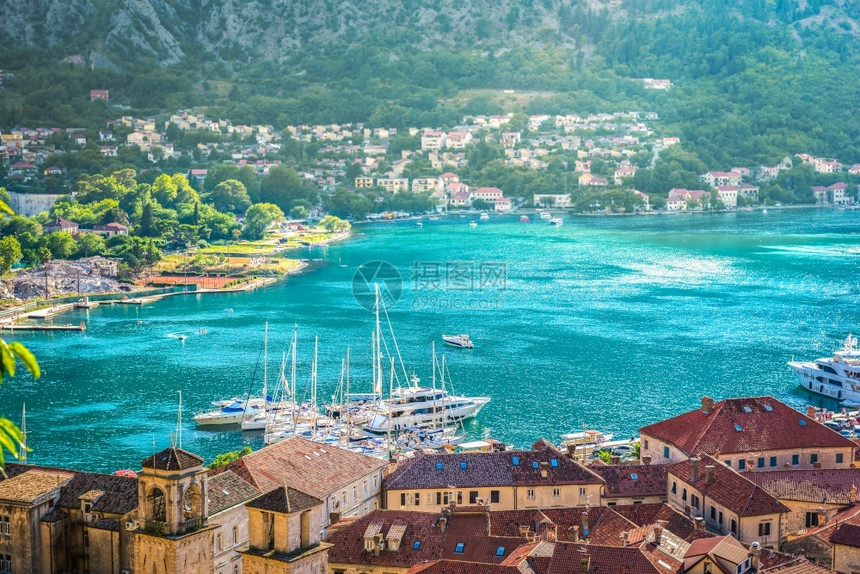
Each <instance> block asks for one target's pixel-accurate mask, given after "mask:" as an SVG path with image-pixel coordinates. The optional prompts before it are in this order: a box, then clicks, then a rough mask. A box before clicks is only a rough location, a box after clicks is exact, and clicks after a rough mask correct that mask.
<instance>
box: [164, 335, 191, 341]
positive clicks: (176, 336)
mask: <svg viewBox="0 0 860 574" xmlns="http://www.w3.org/2000/svg"><path fill="white" fill-rule="evenodd" d="M167 336H168V337H170V338H171V339H179V340H180V341H184V340H185V339H186V338H187V337H188V335H186V334H185V333H168V335H167Z"/></svg>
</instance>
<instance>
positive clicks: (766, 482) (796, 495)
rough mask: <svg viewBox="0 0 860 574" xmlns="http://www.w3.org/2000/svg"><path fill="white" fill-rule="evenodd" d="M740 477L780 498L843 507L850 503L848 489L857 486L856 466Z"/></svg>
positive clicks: (859, 478) (858, 473)
mask: <svg viewBox="0 0 860 574" xmlns="http://www.w3.org/2000/svg"><path fill="white" fill-rule="evenodd" d="M744 476H746V477H747V478H748V479H749V480H751V481H753V482H754V483H756V484H757V485H759V486H761V487H762V488H764V489H765V490H767V491H768V492H770V493H771V494H773V495H774V496H776V497H777V498H780V499H788V500H799V501H804V502H818V503H821V502H826V503H827V504H840V505H843V506H847V505H848V504H850V503H851V488H852V487H854V488H855V494H856V487H857V486H858V485H860V468H834V469H829V470H821V469H811V470H774V471H767V472H750V473H747V474H745V475H744ZM855 500H856V498H855Z"/></svg>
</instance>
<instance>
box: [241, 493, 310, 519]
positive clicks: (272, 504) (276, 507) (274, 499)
mask: <svg viewBox="0 0 860 574" xmlns="http://www.w3.org/2000/svg"><path fill="white" fill-rule="evenodd" d="M322 504H323V501H322V500H320V499H319V498H317V497H315V496H311V495H310V494H307V493H304V492H302V491H300V490H296V489H295V488H291V487H289V486H279V487H278V488H276V489H274V490H270V491H269V492H267V493H266V494H264V495H262V496H260V497H258V498H256V499H254V500H252V501H251V502H249V503H248V504H246V506H247V507H248V508H260V509H262V510H269V511H271V512H280V513H283V514H292V513H294V512H301V511H302V510H308V509H310V508H314V507H315V506H322Z"/></svg>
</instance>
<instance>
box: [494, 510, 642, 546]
mask: <svg viewBox="0 0 860 574" xmlns="http://www.w3.org/2000/svg"><path fill="white" fill-rule="evenodd" d="M583 513H585V514H586V515H587V517H588V519H587V523H588V529H587V532H586V529H585V527H584V522H583ZM553 526H554V527H555V531H556V536H557V538H558V540H560V541H569V542H573V541H575V537H576V536H578V537H579V539H580V540H588V542H590V543H592V544H605V545H607V546H621V545H622V544H623V541H622V538H621V533H622V532H626V531H629V530H632V529H634V528H635V527H636V525H635V524H634V523H632V522H631V521H630V520H628V519H626V518H624V517H623V516H621V515H620V514H618V513H617V512H615V511H614V509H613V508H611V507H608V506H592V507H584V506H580V507H577V508H545V509H541V510H539V509H528V510H499V511H495V512H490V530H491V532H492V533H493V534H494V535H496V536H522V534H521V532H522V531H524V530H525V529H528V531H529V532H530V533H531V534H532V535H535V536H538V537H545V536H546V533H547V532H548V531H550V530H551V529H552V527H553ZM574 527H576V532H575V533H574Z"/></svg>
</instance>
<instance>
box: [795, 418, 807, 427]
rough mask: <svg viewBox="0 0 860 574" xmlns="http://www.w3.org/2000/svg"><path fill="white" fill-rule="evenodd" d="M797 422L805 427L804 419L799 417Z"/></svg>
mask: <svg viewBox="0 0 860 574" xmlns="http://www.w3.org/2000/svg"><path fill="white" fill-rule="evenodd" d="M797 422H799V423H800V426H802V427H805V426H806V421H805V420H803V419H800V420H798V421H797Z"/></svg>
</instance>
